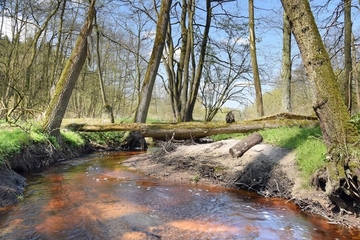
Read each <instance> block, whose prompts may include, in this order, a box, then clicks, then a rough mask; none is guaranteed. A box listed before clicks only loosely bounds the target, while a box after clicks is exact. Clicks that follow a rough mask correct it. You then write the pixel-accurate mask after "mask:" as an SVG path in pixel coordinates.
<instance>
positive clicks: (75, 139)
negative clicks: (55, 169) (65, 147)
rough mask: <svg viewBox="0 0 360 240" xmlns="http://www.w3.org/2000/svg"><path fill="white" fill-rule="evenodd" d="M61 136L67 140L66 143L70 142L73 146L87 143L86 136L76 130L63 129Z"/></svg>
mask: <svg viewBox="0 0 360 240" xmlns="http://www.w3.org/2000/svg"><path fill="white" fill-rule="evenodd" d="M61 137H62V139H63V140H64V141H65V143H67V144H69V145H70V146H72V147H81V146H84V145H85V140H84V138H83V137H82V136H81V135H80V134H78V133H76V132H71V131H61Z"/></svg>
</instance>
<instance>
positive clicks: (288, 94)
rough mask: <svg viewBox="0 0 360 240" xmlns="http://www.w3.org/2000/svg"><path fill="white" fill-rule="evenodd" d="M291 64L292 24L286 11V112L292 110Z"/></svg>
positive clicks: (284, 36)
mask: <svg viewBox="0 0 360 240" xmlns="http://www.w3.org/2000/svg"><path fill="white" fill-rule="evenodd" d="M291 65H292V64H291V24H290V21H289V18H288V16H287V15H286V13H285V12H284V13H283V49H282V64H281V81H282V84H283V110H284V111H285V112H291Z"/></svg>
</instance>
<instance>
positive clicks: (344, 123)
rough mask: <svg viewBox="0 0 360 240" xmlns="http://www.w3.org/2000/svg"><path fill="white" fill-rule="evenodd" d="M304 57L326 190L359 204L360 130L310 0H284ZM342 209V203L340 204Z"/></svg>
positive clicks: (332, 194) (330, 193) (332, 196)
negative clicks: (322, 145) (320, 138)
mask: <svg viewBox="0 0 360 240" xmlns="http://www.w3.org/2000/svg"><path fill="white" fill-rule="evenodd" d="M282 4H283V7H284V9H285V12H286V14H287V15H288V16H289V19H290V21H291V23H292V26H293V28H292V31H293V34H294V36H295V39H296V41H297V43H298V46H299V49H300V52H301V56H302V60H303V63H304V65H305V69H306V72H307V74H308V77H309V79H310V81H312V82H313V83H314V88H315V89H314V95H315V102H314V105H313V108H314V111H315V113H316V115H317V117H318V119H319V123H320V127H321V130H322V135H323V140H324V142H325V144H326V146H327V151H328V156H327V173H328V176H327V179H326V180H327V182H326V192H327V194H328V195H329V197H331V198H332V199H334V198H337V200H338V202H339V201H342V202H343V203H344V204H345V205H346V206H349V207H350V206H352V205H353V204H355V205H357V206H358V204H359V203H360V198H359V194H360V193H359V190H358V188H357V187H356V186H359V185H360V182H359V181H358V179H360V174H359V173H360V168H359V153H358V147H359V133H358V131H357V129H356V127H355V125H354V124H353V123H351V122H350V115H349V112H348V111H347V108H346V105H345V103H344V99H343V97H342V95H341V93H340V89H339V87H338V85H337V80H336V76H335V73H334V70H333V68H332V66H331V62H330V58H329V55H328V53H327V52H326V48H325V46H324V44H323V42H322V40H321V36H320V33H319V31H318V28H317V26H316V23H315V19H314V16H313V14H312V11H311V9H310V4H309V2H308V1H307V0H282ZM339 208H341V206H339Z"/></svg>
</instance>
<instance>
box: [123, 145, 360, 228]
mask: <svg viewBox="0 0 360 240" xmlns="http://www.w3.org/2000/svg"><path fill="white" fill-rule="evenodd" d="M238 142H239V140H223V141H219V142H214V143H206V144H191V145H183V144H181V145H179V144H174V143H172V142H162V143H161V144H160V148H159V150H157V151H156V152H154V153H147V154H142V155H135V156H133V157H131V158H129V159H127V160H125V161H124V162H123V164H124V165H125V166H127V167H129V168H130V169H134V170H137V171H140V172H143V173H145V174H147V175H150V176H153V177H156V178H160V179H163V180H167V181H173V182H183V183H189V182H192V183H193V184H207V185H220V186H225V187H230V188H236V189H247V190H251V191H256V192H258V193H259V194H261V195H263V196H265V197H281V198H284V199H289V201H293V202H294V203H295V204H297V205H298V206H299V207H300V208H301V209H302V210H303V211H306V212H310V213H314V214H317V215H321V216H322V217H324V218H326V219H328V221H329V222H332V223H334V224H342V225H346V226H349V227H356V228H360V219H358V218H357V217H356V216H354V215H351V214H348V213H345V212H343V213H341V214H339V213H337V212H335V211H334V209H335V205H333V204H332V203H331V201H330V200H329V199H328V197H327V196H326V195H325V193H324V192H323V191H321V190H316V189H314V188H312V187H309V183H307V182H305V180H304V179H303V178H301V176H300V171H299V169H298V167H297V165H296V158H295V153H294V152H292V151H290V150H288V149H285V148H281V147H276V146H272V145H268V144H258V145H255V146H253V147H252V148H250V149H249V150H248V151H247V152H245V154H244V155H242V156H241V157H239V158H236V157H235V158H233V157H232V156H231V154H230V153H229V149H230V148H231V147H232V146H234V145H235V144H237V143H238Z"/></svg>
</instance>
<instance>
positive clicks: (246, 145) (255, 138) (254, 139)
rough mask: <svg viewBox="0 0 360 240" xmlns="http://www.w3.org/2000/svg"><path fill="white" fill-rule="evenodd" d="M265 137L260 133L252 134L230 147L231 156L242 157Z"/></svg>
mask: <svg viewBox="0 0 360 240" xmlns="http://www.w3.org/2000/svg"><path fill="white" fill-rule="evenodd" d="M262 140H263V137H262V136H261V135H260V134H259V133H254V134H251V135H250V136H248V137H246V138H244V139H243V140H241V141H240V142H238V143H237V144H235V145H234V146H232V147H231V148H230V149H229V152H230V154H231V156H232V157H233V158H234V157H241V156H242V155H243V154H244V153H245V152H246V151H247V150H249V149H250V148H252V147H253V146H255V145H256V144H259V143H261V142H262Z"/></svg>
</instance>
